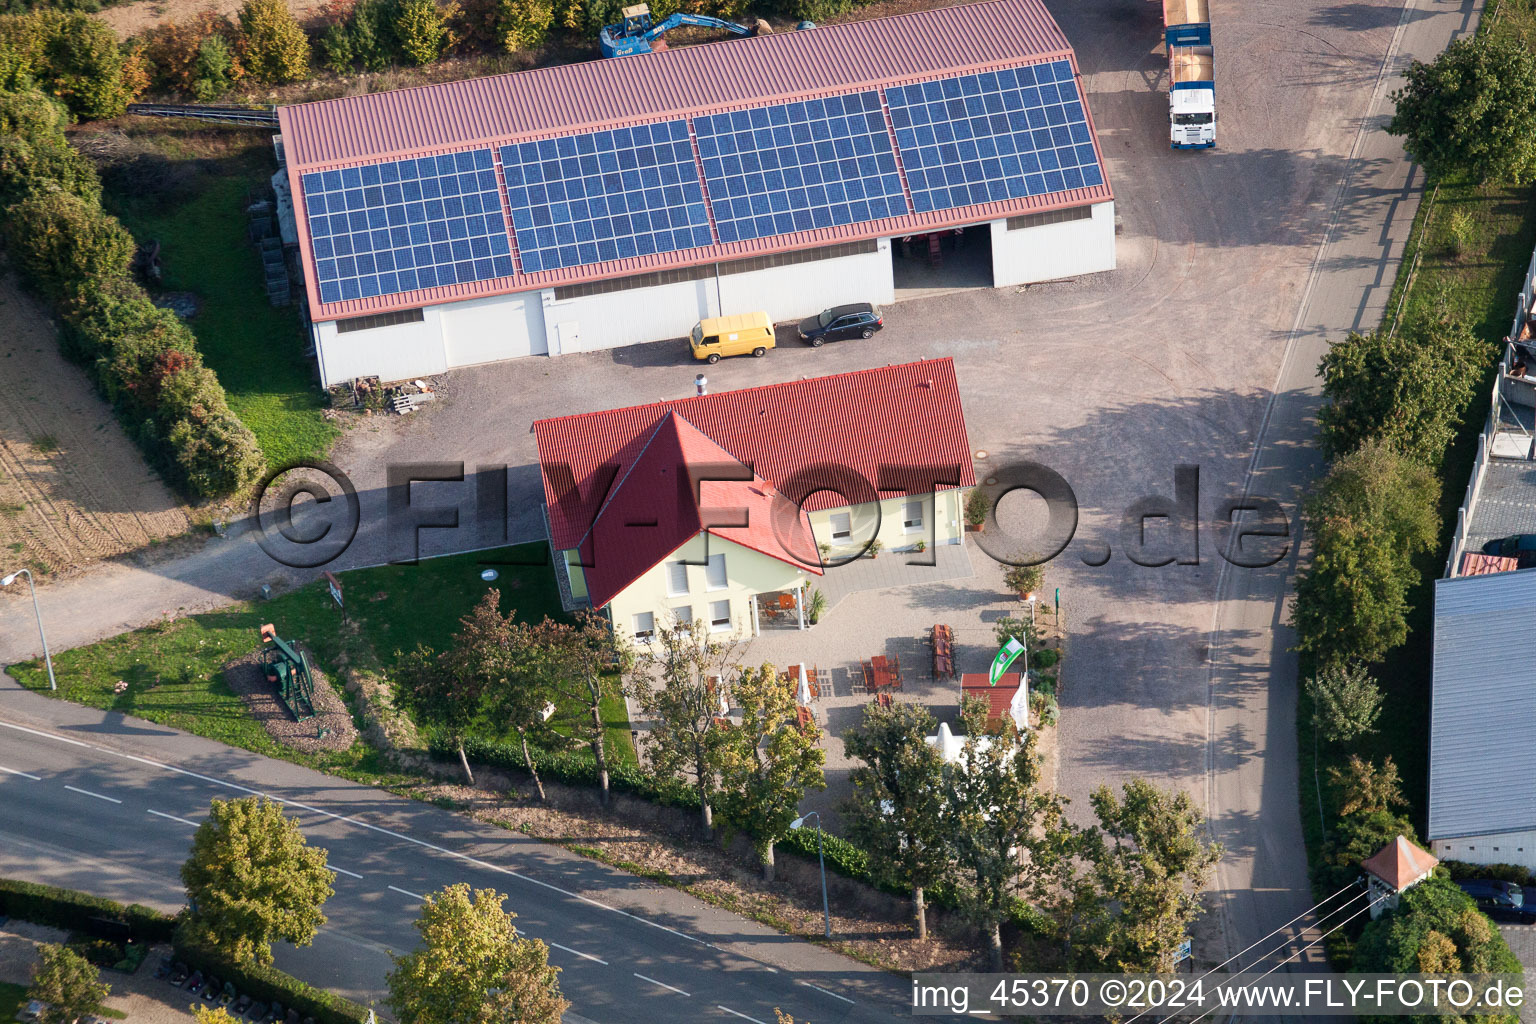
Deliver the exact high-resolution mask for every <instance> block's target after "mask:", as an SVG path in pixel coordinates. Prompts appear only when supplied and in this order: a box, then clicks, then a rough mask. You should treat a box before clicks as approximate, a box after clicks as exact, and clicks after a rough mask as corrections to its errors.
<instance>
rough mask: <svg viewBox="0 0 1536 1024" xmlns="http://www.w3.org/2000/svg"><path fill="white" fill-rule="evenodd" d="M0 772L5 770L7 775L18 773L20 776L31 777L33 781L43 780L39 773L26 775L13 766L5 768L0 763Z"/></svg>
mask: <svg viewBox="0 0 1536 1024" xmlns="http://www.w3.org/2000/svg"><path fill="white" fill-rule="evenodd" d="M0 772H5V773H6V774H8V775H20V776H21V777H22V778H24V779H31V780H32V781H33V782H42V781H43V777H42V776H41V775H28V774H27V773H26V772H19V771H17V770H16V769H15V768H7V767H5V766H4V765H0Z"/></svg>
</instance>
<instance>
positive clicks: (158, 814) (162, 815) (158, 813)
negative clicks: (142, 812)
mask: <svg viewBox="0 0 1536 1024" xmlns="http://www.w3.org/2000/svg"><path fill="white" fill-rule="evenodd" d="M149 813H150V814H153V815H154V816H155V817H157V818H170V819H171V820H172V821H179V822H181V823H182V824H183V825H191V826H192V827H193V828H200V827H201V826H199V825H198V823H197V822H195V821H188V820H187V819H186V818H178V817H176V815H174V814H166V813H165V812H164V811H150V812H149Z"/></svg>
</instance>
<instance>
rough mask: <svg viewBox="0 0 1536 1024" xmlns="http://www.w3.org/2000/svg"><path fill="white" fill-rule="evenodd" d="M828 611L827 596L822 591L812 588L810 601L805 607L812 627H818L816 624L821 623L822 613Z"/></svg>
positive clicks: (806, 615)
mask: <svg viewBox="0 0 1536 1024" xmlns="http://www.w3.org/2000/svg"><path fill="white" fill-rule="evenodd" d="M826 610H827V598H826V595H824V594H823V593H822V592H821V591H820V590H818V589H816V588H815V587H812V588H811V597H810V600H809V601H807V602H806V605H805V617H806V618H807V619H808V620H810V623H811V625H813V626H814V625H816V623H818V622H820V621H821V614H822V612H825V611H826Z"/></svg>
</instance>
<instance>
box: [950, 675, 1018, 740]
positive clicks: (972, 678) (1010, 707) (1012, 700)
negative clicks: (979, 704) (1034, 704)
mask: <svg viewBox="0 0 1536 1024" xmlns="http://www.w3.org/2000/svg"><path fill="white" fill-rule="evenodd" d="M991 678H992V677H991V676H989V675H988V674H987V673H985V672H966V673H964V674H963V675H961V677H960V697H961V699H962V700H963V699H965V698H967V697H973V698H975V699H977V700H982V701H985V702H986V704H987V724H988V725H993V726H995V725H998V724H999V723H1001V722H1002V721H1003V719H1004V718H1011V719H1013V723H1014V724H1015V725H1017V726H1018V727H1019V728H1020V729H1028V728H1029V687H1027V686H1025V685H1024V677H1023V675H1022V674H1021V673H1018V672H1004V673H1003V674H1002V675H1001V676H999V677H998V679H997V685H996V686H993V685H991Z"/></svg>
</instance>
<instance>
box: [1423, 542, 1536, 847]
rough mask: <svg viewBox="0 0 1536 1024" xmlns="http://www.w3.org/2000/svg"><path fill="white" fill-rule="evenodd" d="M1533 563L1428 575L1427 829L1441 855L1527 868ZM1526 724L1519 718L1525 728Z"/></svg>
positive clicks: (1533, 828) (1535, 703) (1533, 755)
mask: <svg viewBox="0 0 1536 1024" xmlns="http://www.w3.org/2000/svg"><path fill="white" fill-rule="evenodd" d="M1533 620H1536V570H1523V571H1519V572H1504V573H1499V574H1496V575H1479V576H1463V577H1456V578H1452V579H1442V580H1439V581H1437V582H1436V584H1435V634H1434V645H1435V647H1434V699H1433V705H1432V711H1431V716H1430V755H1429V756H1430V762H1429V829H1428V838H1429V840H1430V845H1431V849H1432V852H1434V853H1435V854H1436V855H1437V856H1439V857H1440V858H1442V859H1454V860H1463V861H1470V862H1473V863H1485V864H1486V863H1509V864H1523V865H1525V866H1527V867H1532V868H1536V745H1533V744H1532V743H1531V742H1530V736H1531V734H1532V731H1533V730H1536V667H1533V665H1532V663H1531V661H1530V659H1529V658H1527V657H1525V656H1524V654H1523V652H1522V650H1521V647H1520V643H1519V637H1521V636H1522V635H1523V633H1524V632H1525V630H1526V628H1527V627H1528V626H1529V624H1530V623H1531V622H1532V621H1533ZM1528 726H1529V727H1528Z"/></svg>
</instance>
